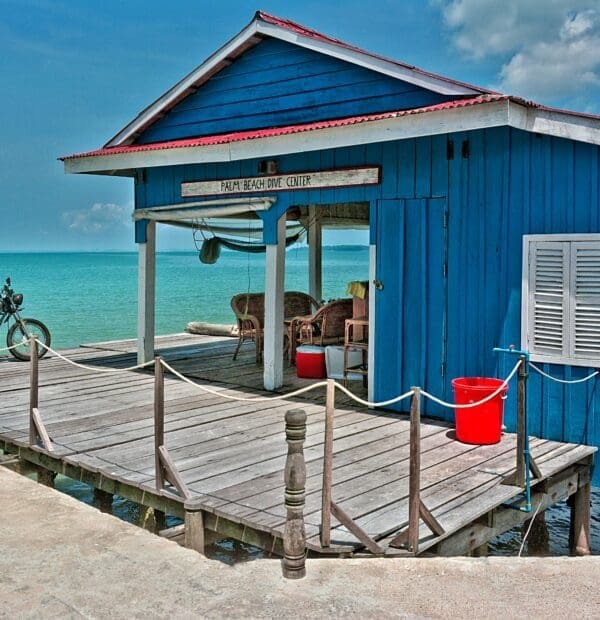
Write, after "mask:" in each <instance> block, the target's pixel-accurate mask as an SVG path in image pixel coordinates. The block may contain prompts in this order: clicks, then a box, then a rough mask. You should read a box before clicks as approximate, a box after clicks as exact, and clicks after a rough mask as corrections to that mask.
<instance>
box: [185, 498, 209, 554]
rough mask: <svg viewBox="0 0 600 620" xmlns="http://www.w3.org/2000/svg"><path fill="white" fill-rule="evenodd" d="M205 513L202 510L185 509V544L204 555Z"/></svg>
mask: <svg viewBox="0 0 600 620" xmlns="http://www.w3.org/2000/svg"><path fill="white" fill-rule="evenodd" d="M205 542H206V541H205V531H204V513H203V512H202V510H199V509H197V510H189V509H187V508H186V510H185V534H184V545H185V546H186V547H187V548H188V549H194V551H197V552H198V553H201V554H202V555H204V546H205Z"/></svg>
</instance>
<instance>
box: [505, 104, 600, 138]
mask: <svg viewBox="0 0 600 620" xmlns="http://www.w3.org/2000/svg"><path fill="white" fill-rule="evenodd" d="M508 105H509V114H508V118H509V124H510V126H511V127H514V128H515V129H522V130H524V131H530V132H532V133H539V134H546V135H549V136H554V137H557V138H566V139H567V140H575V141H577V142H587V143H589V144H596V145H600V119H596V118H589V117H587V116H578V115H576V114H567V113H565V112H561V111H560V110H545V109H543V108H530V107H527V106H524V105H521V104H519V103H516V102H514V101H509V102H508Z"/></svg>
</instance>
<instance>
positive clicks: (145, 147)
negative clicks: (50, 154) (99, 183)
mask: <svg viewBox="0 0 600 620" xmlns="http://www.w3.org/2000/svg"><path fill="white" fill-rule="evenodd" d="M509 98H510V97H508V96H507V95H479V96H477V97H470V98H468V99H457V100H455V101H448V102H445V103H438V104H436V105H430V106H425V107H422V108H412V109H410V110H396V111H393V112H381V113H379V114H365V115H362V116H350V117H346V118H337V119H332V120H326V121H316V122H313V123H306V124H303V125H288V126H286V127H272V128H269V129H253V130H249V131H236V132H234V133H226V134H219V135H216V136H202V137H200V138H185V139H182V140H169V141H167V142H153V143H151V144H132V145H127V146H113V147H108V148H102V149H97V150H95V151H88V152H85V153H75V154H74V155H66V156H64V157H61V158H60V159H61V160H63V161H64V160H67V159H75V158H78V157H97V156H100V155H117V154H121V153H141V152H145V151H160V150H166V149H176V148H189V147H198V146H211V145H215V144H227V143H231V142H242V141H244V140H256V139H259V138H269V137H273V136H285V135H289V134H294V133H302V132H306V131H315V130H317V129H327V128H330V127H343V126H345V125H357V124H359V123H368V122H370V121H379V120H385V119H388V118H400V117H402V116H409V115H413V114H426V113H427V112H438V111H441V110H451V109H454V108H464V107H467V106H473V105H480V104H484V103H492V102H494V101H503V100H507V99H509ZM530 105H531V104H530Z"/></svg>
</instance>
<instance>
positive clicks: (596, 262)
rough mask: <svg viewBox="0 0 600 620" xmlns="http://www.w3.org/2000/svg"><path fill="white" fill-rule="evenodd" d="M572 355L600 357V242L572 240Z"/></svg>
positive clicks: (570, 327)
mask: <svg viewBox="0 0 600 620" xmlns="http://www.w3.org/2000/svg"><path fill="white" fill-rule="evenodd" d="M570 245H571V248H570V249H571V252H570V262H571V269H570V271H571V273H570V308H569V323H570V326H569V333H570V336H571V338H570V347H569V349H570V350H569V357H571V358H576V359H580V358H583V359H587V360H599V359H600V242H593V241H591V242H590V241H587V242H585V241H579V242H575V241H573V242H571V244H570Z"/></svg>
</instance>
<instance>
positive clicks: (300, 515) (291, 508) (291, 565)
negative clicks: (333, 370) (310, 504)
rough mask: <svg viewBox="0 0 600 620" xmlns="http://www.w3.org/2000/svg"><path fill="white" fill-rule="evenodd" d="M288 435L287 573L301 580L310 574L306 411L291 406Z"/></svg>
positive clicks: (286, 493) (284, 556)
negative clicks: (305, 448) (305, 526)
mask: <svg viewBox="0 0 600 620" xmlns="http://www.w3.org/2000/svg"><path fill="white" fill-rule="evenodd" d="M285 438H286V441H287V444H288V452H287V459H286V463H285V508H286V511H287V520H286V522H285V529H284V533H283V550H284V555H283V560H282V571H283V576H284V577H286V578H287V579H301V578H302V577H304V576H305V575H306V533H305V530H304V494H305V484H306V463H305V460H304V448H303V446H304V440H305V438H306V412H305V411H303V410H302V409H290V410H289V411H287V412H286V414H285Z"/></svg>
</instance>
